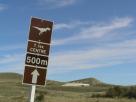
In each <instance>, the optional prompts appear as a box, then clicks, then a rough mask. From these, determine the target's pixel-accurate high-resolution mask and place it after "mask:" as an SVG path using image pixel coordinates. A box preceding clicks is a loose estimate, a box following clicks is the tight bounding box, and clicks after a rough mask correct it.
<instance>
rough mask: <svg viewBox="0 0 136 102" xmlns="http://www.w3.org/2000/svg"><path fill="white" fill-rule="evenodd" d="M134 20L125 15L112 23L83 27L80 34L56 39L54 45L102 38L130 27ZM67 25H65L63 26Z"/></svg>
mask: <svg viewBox="0 0 136 102" xmlns="http://www.w3.org/2000/svg"><path fill="white" fill-rule="evenodd" d="M132 22H133V18H131V17H125V18H117V19H114V20H112V21H111V22H110V23H107V22H106V23H99V24H96V25H93V26H89V27H85V28H83V29H82V30H81V31H80V32H79V33H78V34H75V35H74V36H71V37H68V38H64V39H59V40H55V41H54V42H53V44H54V45H63V44H68V43H69V42H70V43H74V42H79V41H81V40H86V41H87V40H94V39H102V38H104V37H106V36H109V35H110V34H112V32H114V31H117V30H119V29H122V28H126V27H129V26H130V25H131V23H132ZM64 26H65V27H66V26H67V25H66V24H65V25H63V27H64Z"/></svg>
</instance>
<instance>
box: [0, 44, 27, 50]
mask: <svg viewBox="0 0 136 102" xmlns="http://www.w3.org/2000/svg"><path fill="white" fill-rule="evenodd" d="M23 48H25V44H14V45H4V46H2V45H1V47H0V51H11V50H19V49H23Z"/></svg>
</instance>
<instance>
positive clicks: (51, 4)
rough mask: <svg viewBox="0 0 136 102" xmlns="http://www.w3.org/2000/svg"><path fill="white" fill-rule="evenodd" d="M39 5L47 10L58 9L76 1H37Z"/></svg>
mask: <svg viewBox="0 0 136 102" xmlns="http://www.w3.org/2000/svg"><path fill="white" fill-rule="evenodd" d="M38 1H39V3H40V5H46V7H48V8H60V7H65V6H69V5H72V4H74V3H75V2H76V1H77V0H38Z"/></svg>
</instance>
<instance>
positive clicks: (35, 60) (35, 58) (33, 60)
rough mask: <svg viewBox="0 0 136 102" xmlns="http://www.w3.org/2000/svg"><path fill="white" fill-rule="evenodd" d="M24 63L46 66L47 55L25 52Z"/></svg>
mask: <svg viewBox="0 0 136 102" xmlns="http://www.w3.org/2000/svg"><path fill="white" fill-rule="evenodd" d="M25 64H26V65H32V66H37V67H45V68H46V67H47V66H48V57H46V56H39V55H34V54H29V53H27V55H26V60H25Z"/></svg>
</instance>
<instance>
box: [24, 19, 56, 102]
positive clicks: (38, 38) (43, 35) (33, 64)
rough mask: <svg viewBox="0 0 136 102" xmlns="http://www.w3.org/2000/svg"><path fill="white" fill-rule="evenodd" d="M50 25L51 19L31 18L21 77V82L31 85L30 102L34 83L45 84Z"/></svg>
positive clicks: (34, 86) (32, 96) (33, 91)
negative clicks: (22, 75)
mask: <svg viewBox="0 0 136 102" xmlns="http://www.w3.org/2000/svg"><path fill="white" fill-rule="evenodd" d="M52 26H53V22H51V21H47V20H42V19H39V18H32V19H31V25H30V32H29V39H28V46H27V53H26V60H25V70H24V78H23V84H28V85H32V87H31V94H30V102H34V96H35V90H36V85H38V86H44V85H45V81H46V73H47V66H48V59H49V49H50V43H51V33H52Z"/></svg>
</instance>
